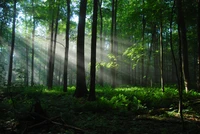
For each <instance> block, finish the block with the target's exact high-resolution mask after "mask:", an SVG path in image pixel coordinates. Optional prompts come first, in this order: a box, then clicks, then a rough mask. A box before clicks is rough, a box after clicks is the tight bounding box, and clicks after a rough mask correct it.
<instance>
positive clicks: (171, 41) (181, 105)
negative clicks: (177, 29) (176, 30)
mask: <svg viewBox="0 0 200 134" xmlns="http://www.w3.org/2000/svg"><path fill="white" fill-rule="evenodd" d="M174 7H175V2H174V4H173V7H172V11H171V18H170V48H171V52H172V57H173V62H174V66H175V69H176V77H177V82H178V91H179V113H180V117H181V121H182V126H183V128H184V120H183V112H182V109H183V97H182V67H181V64H182V57H181V44H180V42H179V59H180V73H178V72H179V71H178V66H177V63H176V58H175V54H174V49H173V40H172V21H173V13H174ZM179 74H180V75H179Z"/></svg>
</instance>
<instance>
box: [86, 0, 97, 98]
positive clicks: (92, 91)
mask: <svg viewBox="0 0 200 134" xmlns="http://www.w3.org/2000/svg"><path fill="white" fill-rule="evenodd" d="M97 13H98V0H93V22H92V40H91V69H90V93H89V98H88V99H89V100H90V101H94V100H96V96H95V80H96V79H95V78H96V41H97Z"/></svg>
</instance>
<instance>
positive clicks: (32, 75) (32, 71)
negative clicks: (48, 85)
mask: <svg viewBox="0 0 200 134" xmlns="http://www.w3.org/2000/svg"><path fill="white" fill-rule="evenodd" d="M32 14H33V15H32V17H33V29H32V63H31V86H33V85H34V49H35V48H34V45H35V15H34V14H35V9H34V0H32Z"/></svg>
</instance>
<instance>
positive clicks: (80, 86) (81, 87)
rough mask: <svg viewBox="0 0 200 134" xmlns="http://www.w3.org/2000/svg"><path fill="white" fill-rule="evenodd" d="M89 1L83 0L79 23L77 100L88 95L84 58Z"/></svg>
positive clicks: (75, 94)
mask: <svg viewBox="0 0 200 134" xmlns="http://www.w3.org/2000/svg"><path fill="white" fill-rule="evenodd" d="M86 9H87V0H81V2H80V11H79V23H78V37H77V75H76V90H75V93H74V96H75V97H77V98H80V97H84V96H86V94H87V92H88V91H87V87H86V78H85V57H84V41H85V18H86Z"/></svg>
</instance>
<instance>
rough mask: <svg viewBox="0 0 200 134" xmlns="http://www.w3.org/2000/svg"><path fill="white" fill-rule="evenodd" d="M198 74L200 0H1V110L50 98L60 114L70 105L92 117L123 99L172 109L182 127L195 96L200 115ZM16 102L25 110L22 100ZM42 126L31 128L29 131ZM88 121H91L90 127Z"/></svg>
mask: <svg viewBox="0 0 200 134" xmlns="http://www.w3.org/2000/svg"><path fill="white" fill-rule="evenodd" d="M199 76H200V1H199V0H197V1H187V0H156V1H155V0H0V89H2V90H0V91H1V92H0V100H1V101H2V104H1V105H0V107H3V108H2V112H5V111H12V112H13V117H18V116H17V115H16V113H18V112H16V110H19V111H20V110H21V111H20V112H21V113H23V112H24V111H25V109H26V110H27V107H28V105H32V107H34V108H36V109H37V108H38V107H37V106H38V105H39V109H40V112H41V110H42V111H43V107H45V106H46V108H47V105H49V107H48V108H49V109H51V110H52V111H54V112H55V113H56V112H57V113H59V112H60V111H62V110H63V111H62V112H60V113H65V114H66V113H68V114H67V115H65V116H67V118H69V117H70V116H72V115H76V116H74V117H73V119H71V121H72V120H74V119H76V120H79V119H81V118H84V117H88V115H89V116H90V119H91V120H92V118H93V117H94V120H96V119H95V118H96V116H98V115H94V116H91V113H90V112H91V111H92V113H96V112H97V111H98V112H102V111H104V110H107V111H110V112H112V110H110V109H113V108H114V109H115V110H116V109H118V108H120V109H123V108H124V107H125V109H126V110H125V111H126V112H127V111H132V112H133V111H134V112H136V113H135V115H137V114H138V113H143V114H144V113H145V114H147V113H148V114H149V113H151V112H152V113H153V112H154V111H155V112H158V111H159V112H160V110H161V111H162V112H163V111H166V108H167V110H174V111H175V112H178V113H179V114H180V117H181V122H182V128H183V131H184V129H185V125H184V119H183V114H186V112H185V111H184V108H186V109H190V110H191V109H192V108H193V107H192V106H194V105H193V104H195V108H194V109H195V110H194V109H192V110H191V111H192V113H191V111H190V110H189V111H190V113H187V114H188V115H190V114H193V115H195V117H194V118H195V120H198V121H199V115H198V114H197V113H198V110H196V109H198V108H197V107H196V106H197V105H196V104H199V100H198V97H199V96H200V95H199V93H198V92H199V91H200V89H199V88H200V77H199ZM134 87H137V88H134ZM4 89H5V90H4ZM54 91H55V92H54ZM57 91H59V93H57ZM61 91H62V92H61ZM43 92H44V94H43ZM50 92H52V93H53V96H51V95H50V96H49V93H50ZM72 92H73V93H72ZM96 92H97V94H96ZM46 93H47V94H48V95H47V96H46ZM62 93H66V94H62ZM18 94H21V95H20V96H21V97H19V96H18ZM24 94H26V95H24ZM58 94H59V95H58ZM72 94H73V95H72ZM29 95H30V96H29ZM63 95H64V96H63ZM65 95H67V97H66V96H65ZM69 95H71V96H74V98H72V97H69ZM36 96H37V97H36ZM49 97H50V98H49ZM51 97H52V98H53V99H52V98H51ZM76 98H81V99H80V100H79V99H77V100H76ZM83 98H87V99H83ZM66 99H67V100H66ZM70 99H71V101H70ZM82 99H83V100H82ZM22 100H24V102H23V104H22V103H21V101H22ZM47 100H51V101H52V100H57V101H59V102H60V104H58V105H62V106H64V105H66V106H69V108H71V109H73V110H71V111H70V110H69V111H67V112H66V111H64V110H66V109H62V108H61V107H59V106H56V107H57V108H58V107H59V108H58V109H59V110H58V111H57V109H54V107H53V108H52V107H51V105H52V103H54V102H51V101H49V102H47ZM87 100H90V101H95V100H96V102H93V103H90V102H87ZM33 101H34V102H35V104H32V103H33ZM4 103H5V106H4ZM20 103H21V104H20ZM72 103H73V104H72ZM17 104H20V105H24V106H23V108H24V109H17V108H16V107H17ZM43 104H45V105H43ZM111 104H112V106H111ZM175 104H177V105H178V106H175ZM190 104H191V105H192V106H191V105H190ZM7 105H8V106H7ZM198 106H199V105H198ZM4 107H6V108H5V109H6V110H4ZM8 107H10V109H9V108H8ZM11 107H12V108H13V109H14V110H13V109H12V108H11ZM34 108H33V109H34ZM161 108H162V109H161ZM8 109H9V110H8ZM11 109H12V110H11ZM31 109H32V108H31ZM102 109H104V110H102ZM23 110H24V111H23ZM51 110H50V111H51ZM85 110H86V111H87V112H85V113H84V112H83V111H85ZM88 110H89V112H88ZM101 110H102V111H101ZM118 110H119V109H118ZM148 110H150V112H149V111H148ZM156 110H158V111H156ZM30 111H31V110H30ZM36 111H37V110H36ZM122 111H123V112H124V109H123V110H122ZM122 111H121V112H122ZM141 111H142V112H141ZM40 112H39V113H38V112H36V114H39V118H42V119H43V120H42V121H44V120H46V121H49V122H51V123H52V124H54V125H59V126H62V124H59V123H57V124H56V123H55V122H52V121H51V120H53V119H52V118H50V117H49V116H47V115H46V112H42V113H40ZM77 112H78V113H79V114H78V115H77ZM104 112H105V111H104ZM118 112H119V111H118ZM55 113H51V114H50V115H54V114H55ZM114 113H115V112H114ZM29 114H30V113H29ZM32 114H33V113H32ZM87 114H88V115H87ZM129 114H130V113H128V114H127V113H126V114H124V113H123V117H124V116H125V115H126V116H127V117H132V116H133V115H129ZM10 115H11V117H12V114H10ZM10 115H9V116H10ZM56 115H57V114H56ZM128 115H129V116H128ZM155 115H157V113H156V114H155ZM41 116H42V117H41ZM106 116H108V117H109V114H108V115H106ZM118 116H119V115H118V113H117V114H116V115H115V116H112V117H113V119H111V120H110V121H113V120H115V118H114V117H116V119H119V117H118ZM170 116H171V115H170ZM34 117H35V118H36V119H37V117H38V115H35V114H34ZM98 117H99V116H98ZM120 117H121V115H120ZM124 118H126V117H124ZM134 118H135V117H134ZM61 119H62V121H63V120H65V119H64V117H63V118H62V117H61ZM3 120H5V119H3ZM9 120H10V119H9ZM19 120H20V121H21V118H20V119H19ZM85 120H87V121H89V118H87V119H85ZM102 120H104V121H105V122H106V121H107V120H106V118H105V119H102ZM126 120H128V119H127V118H126ZM40 121H41V120H40ZM40 121H39V122H40ZM81 121H83V120H81ZM104 121H102V122H104ZM11 122H12V121H11ZM72 122H73V121H72ZM72 122H68V123H69V124H73V123H72ZM100 122H101V121H98V123H100ZM119 122H120V123H121V122H122V121H121V119H120V121H119ZM15 123H16V122H15ZM4 124H5V123H4ZM8 124H9V123H8ZM18 124H23V123H21V122H20V123H18ZM38 124H39V123H38V121H37V122H36V126H37V125H38ZM64 124H65V125H64V126H63V127H67V128H69V129H72V130H75V131H81V132H82V131H83V130H82V129H80V128H77V127H74V126H70V125H67V124H66V122H64ZM80 124H81V123H80ZM80 124H79V125H80ZM91 124H94V122H92V123H91ZM108 124H109V123H108ZM74 125H77V124H74ZM101 125H103V123H102V124H101ZM104 125H105V124H104ZM117 125H118V124H117ZM148 125H149V124H147V126H148ZM16 126H17V125H16ZM16 126H15V127H13V128H14V129H13V131H14V130H16V129H18V128H17V127H16ZM22 126H23V125H22ZM36 126H34V125H33V126H30V127H26V128H25V130H24V132H25V131H28V129H31V128H32V127H33V128H34V127H36ZM38 126H40V124H39V125H38ZM88 126H89V127H91V126H90V124H88ZM88 126H87V124H86V126H85V128H86V129H91V130H92V128H88ZM97 126H98V125H97ZM194 126H195V125H194ZM194 126H192V127H191V128H190V127H189V125H188V128H190V129H191V131H192V132H197V131H196V130H197V129H196V127H198V128H199V126H198V125H197V126H195V129H193V127H194ZM4 127H5V126H4ZM104 127H105V126H104ZM178 127H180V126H178ZM5 128H10V126H9V125H8V126H6V127H5ZM117 128H118V127H116V128H115V129H117ZM0 129H1V118H0ZM23 129H24V128H23ZM112 129H114V128H112ZM193 130H194V131H193ZM99 131H101V130H99ZM105 131H107V130H105ZM105 131H104V129H102V132H105ZM138 131H139V132H141V131H142V129H141V130H138ZM163 131H164V130H162V132H163ZM109 132H113V131H110V130H109ZM116 132H119V131H118V130H117V131H116ZM123 132H127V129H126V130H123ZM130 132H136V131H135V130H134V131H132V130H130ZM166 132H167V131H166ZM97 133H98V132H97ZM113 133H114V132H113ZM175 133H177V131H176V130H175Z"/></svg>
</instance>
